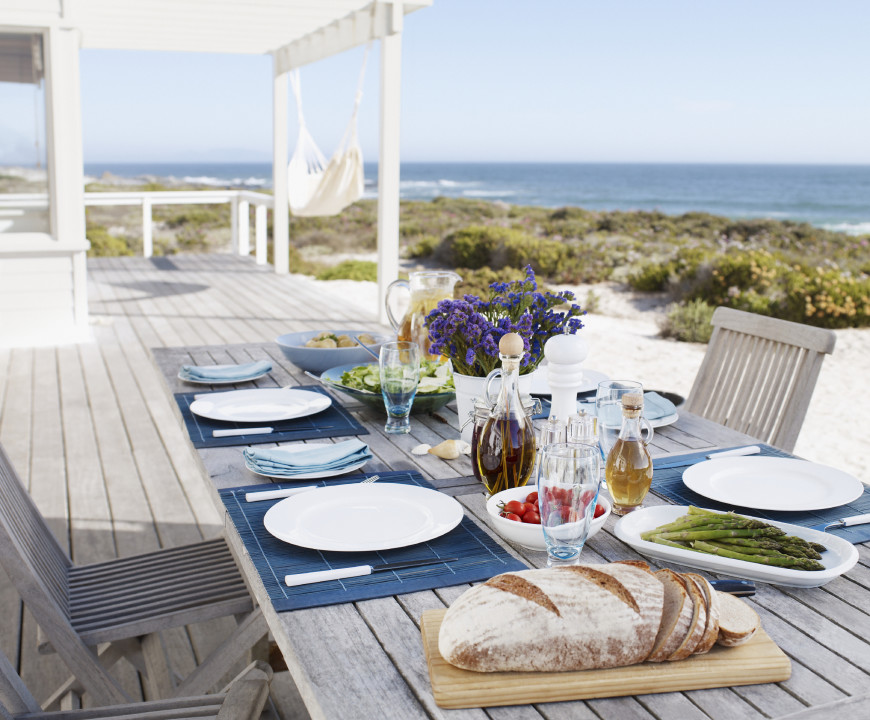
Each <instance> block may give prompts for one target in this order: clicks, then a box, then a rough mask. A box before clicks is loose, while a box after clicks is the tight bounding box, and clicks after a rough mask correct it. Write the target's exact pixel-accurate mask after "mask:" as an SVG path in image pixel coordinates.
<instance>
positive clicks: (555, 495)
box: [548, 488, 567, 505]
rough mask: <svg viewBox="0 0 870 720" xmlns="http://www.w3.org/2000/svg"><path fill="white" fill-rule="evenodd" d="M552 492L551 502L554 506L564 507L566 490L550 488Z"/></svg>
mask: <svg viewBox="0 0 870 720" xmlns="http://www.w3.org/2000/svg"><path fill="white" fill-rule="evenodd" d="M548 489H549V491H550V498H549V499H550V502H551V503H552V504H553V505H564V504H565V493H566V492H567V491H566V490H563V489H562V488H548Z"/></svg>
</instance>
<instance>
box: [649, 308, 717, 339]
mask: <svg viewBox="0 0 870 720" xmlns="http://www.w3.org/2000/svg"><path fill="white" fill-rule="evenodd" d="M715 309H716V308H715V307H713V306H712V305H708V304H707V303H706V302H704V301H703V300H689V301H688V302H684V303H673V304H671V305H669V306H668V308H667V310H666V312H665V315H664V317H663V318H662V319H661V321H660V322H659V334H660V335H661V336H662V337H665V338H674V339H675V340H680V341H682V342H698V343H707V342H710V336H711V335H712V334H713V326H712V325H711V324H710V323H711V321H712V319H713V311H714V310H715Z"/></svg>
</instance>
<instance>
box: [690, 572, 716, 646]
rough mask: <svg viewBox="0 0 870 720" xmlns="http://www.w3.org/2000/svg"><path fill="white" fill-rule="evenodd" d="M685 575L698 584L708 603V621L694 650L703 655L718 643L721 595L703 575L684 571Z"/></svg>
mask: <svg viewBox="0 0 870 720" xmlns="http://www.w3.org/2000/svg"><path fill="white" fill-rule="evenodd" d="M683 577H687V578H690V579H691V580H692V581H693V582H694V583H695V584H696V585H697V586H698V589H699V590H700V591H701V592H702V593H703V595H704V600H706V603H707V623H706V627H705V628H704V635H703V637H702V638H701V640H700V642H699V643H698V645H697V647H696V648H695V650H694V651H693V652H694V654H695V655H702V654H703V653H706V652H709V651H710V648H712V647H713V646H714V645H715V644H716V639H717V638H718V637H719V596H718V594H717V593H716V590H715V588H714V587H713V586H712V585H711V584H710V583H709V581H708V580H707V578H705V577H703V576H702V575H698V574H696V573H683Z"/></svg>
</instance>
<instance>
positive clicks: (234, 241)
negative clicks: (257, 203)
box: [230, 196, 239, 253]
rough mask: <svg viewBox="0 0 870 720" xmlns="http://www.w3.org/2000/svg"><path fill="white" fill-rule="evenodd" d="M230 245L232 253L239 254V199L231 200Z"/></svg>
mask: <svg viewBox="0 0 870 720" xmlns="http://www.w3.org/2000/svg"><path fill="white" fill-rule="evenodd" d="M230 245H231V247H232V252H234V253H237V252H239V198H238V196H236V197H234V198H233V199H232V200H230Z"/></svg>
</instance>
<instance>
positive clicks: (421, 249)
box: [408, 235, 440, 258]
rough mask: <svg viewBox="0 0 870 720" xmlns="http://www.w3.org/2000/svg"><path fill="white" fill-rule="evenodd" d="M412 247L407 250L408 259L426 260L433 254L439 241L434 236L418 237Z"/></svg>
mask: <svg viewBox="0 0 870 720" xmlns="http://www.w3.org/2000/svg"><path fill="white" fill-rule="evenodd" d="M416 240H417V241H416V242H415V243H414V245H411V246H410V247H409V248H408V257H412V258H427V257H431V256H432V255H433V254H434V253H435V249H436V248H437V247H438V243H439V242H440V240H439V239H438V238H437V237H435V236H434V235H418V236H417V238H416Z"/></svg>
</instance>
